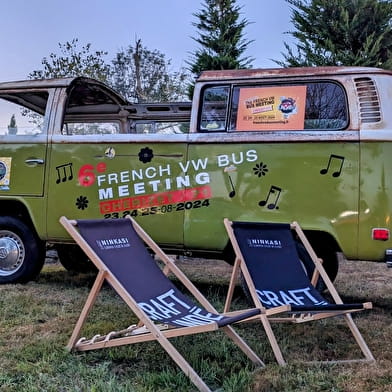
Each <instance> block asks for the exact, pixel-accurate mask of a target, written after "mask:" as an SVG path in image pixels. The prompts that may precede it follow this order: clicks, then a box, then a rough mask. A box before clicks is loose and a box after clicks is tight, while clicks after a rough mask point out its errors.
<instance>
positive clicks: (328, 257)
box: [297, 242, 339, 293]
mask: <svg viewBox="0 0 392 392" xmlns="http://www.w3.org/2000/svg"><path fill="white" fill-rule="evenodd" d="M297 250H298V255H299V257H300V259H301V261H302V264H303V266H304V267H305V270H306V273H307V275H308V276H309V278H310V279H311V278H312V276H313V271H314V262H313V260H312V259H311V257H310V256H309V254H308V252H307V251H306V249H305V247H304V246H303V245H302V244H301V243H298V242H297ZM314 251H315V252H316V254H317V256H318V257H320V258H321V259H322V260H323V267H324V269H325V272H326V273H327V274H328V276H329V278H330V279H331V281H332V282H333V281H334V280H335V278H336V276H337V274H338V269H339V261H338V255H337V252H335V251H334V250H330V249H328V248H323V247H319V248H318V249H317V247H316V246H315V247H314ZM326 288H327V286H326V284H325V283H324V281H323V279H322V278H321V277H320V278H319V279H318V281H317V283H316V289H317V290H318V291H319V292H320V293H322V292H323V291H325V290H326Z"/></svg>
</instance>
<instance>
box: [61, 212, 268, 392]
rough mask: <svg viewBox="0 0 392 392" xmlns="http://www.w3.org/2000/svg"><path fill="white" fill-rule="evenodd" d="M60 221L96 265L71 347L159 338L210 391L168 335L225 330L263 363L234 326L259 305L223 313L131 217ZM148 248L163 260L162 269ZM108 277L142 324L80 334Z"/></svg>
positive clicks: (89, 347)
mask: <svg viewBox="0 0 392 392" xmlns="http://www.w3.org/2000/svg"><path fill="white" fill-rule="evenodd" d="M60 222H61V224H62V225H63V226H64V227H65V229H66V230H67V231H68V233H69V234H70V235H71V236H72V238H73V239H74V240H75V241H76V243H77V244H78V245H79V246H80V247H81V248H82V249H83V250H84V252H85V253H86V254H87V256H88V257H89V258H90V259H91V261H92V262H93V263H94V264H95V266H96V267H97V269H98V275H97V278H96V280H95V283H94V285H93V287H92V289H91V291H90V293H89V296H88V298H87V300H86V303H85V305H84V307H83V309H82V312H81V314H80V317H79V320H78V321H77V323H76V325H75V328H74V331H73V333H72V335H71V338H70V340H69V343H68V345H67V348H68V349H69V350H72V349H74V350H79V351H85V350H93V349H100V348H106V347H113V346H120V345H125V344H132V343H139V342H146V341H152V340H156V341H158V342H159V343H160V344H161V346H162V347H163V348H164V349H165V350H166V352H167V353H168V354H169V355H170V357H171V358H172V359H173V360H174V361H175V362H176V364H177V365H178V366H179V367H180V368H181V369H182V370H183V371H184V373H185V374H186V375H187V376H188V377H189V378H190V379H191V381H192V382H193V383H194V384H195V385H196V387H197V388H198V389H199V390H200V391H210V389H209V387H208V386H207V384H206V383H205V382H204V381H203V380H202V379H201V378H200V376H199V375H198V374H197V373H196V372H195V370H194V369H193V368H192V367H191V366H190V365H189V363H188V362H187V361H186V360H185V359H184V357H183V356H182V355H181V354H180V353H179V352H178V351H177V349H176V348H175V347H174V346H173V344H172V343H171V342H170V341H169V340H168V339H169V338H172V337H176V336H184V335H190V334H197V333H202V332H210V331H215V330H218V329H221V330H223V331H224V332H225V333H226V335H227V336H228V337H229V338H230V339H231V340H232V341H233V342H234V343H235V344H236V345H237V346H238V347H239V348H240V349H241V350H242V351H243V352H244V353H245V354H246V355H247V356H248V358H249V359H250V360H251V361H252V362H254V363H255V364H257V365H259V366H264V364H263V362H262V361H261V360H260V358H259V357H258V356H257V355H256V354H255V353H254V352H253V351H252V350H251V348H250V347H249V346H248V345H247V344H246V343H245V342H244V341H243V340H242V338H241V337H240V336H239V335H238V334H237V333H236V332H235V331H234V330H233V328H232V327H231V325H230V324H232V323H234V322H237V321H239V320H243V319H246V318H248V317H252V316H254V315H256V314H258V313H259V312H260V310H259V309H257V308H254V309H249V310H246V311H243V312H236V313H233V314H234V315H233V316H224V315H221V314H219V313H218V312H217V311H216V310H215V309H214V308H213V306H212V305H211V304H210V303H209V302H208V301H207V299H206V298H205V297H204V296H203V295H202V294H201V293H200V292H199V291H198V290H197V288H196V287H195V286H194V285H193V284H192V283H191V281H190V280H189V279H188V278H187V277H186V276H185V275H184V274H183V273H182V271H181V270H180V269H179V268H178V267H177V266H176V265H175V263H174V262H173V260H172V259H171V258H170V257H168V256H167V255H166V254H165V253H164V252H163V251H162V250H161V249H160V247H159V246H158V245H157V244H156V243H155V242H154V241H153V240H152V239H151V237H149V236H148V234H147V233H146V232H145V231H144V230H143V229H142V228H141V227H140V226H139V225H138V224H137V223H136V222H135V221H134V220H133V219H132V218H131V217H129V218H124V219H102V220H78V221H75V220H68V219H67V218H66V217H61V218H60ZM147 247H148V249H150V250H152V252H153V253H155V255H156V256H157V257H158V258H159V259H160V260H161V261H162V262H163V264H164V268H163V269H162V268H160V266H159V265H157V263H156V260H155V258H154V256H153V255H152V254H151V252H150V251H149V250H148V249H147ZM169 272H171V273H173V274H174V275H175V276H176V277H177V278H178V279H179V281H180V282H181V283H182V284H183V285H184V287H185V288H186V289H188V291H189V292H190V293H191V294H192V295H193V296H194V298H195V300H196V302H192V300H191V299H190V298H189V296H187V295H185V294H184V293H182V292H181V291H180V290H179V289H178V288H177V287H176V286H175V285H174V284H173V283H172V281H171V280H170V279H169V278H168V277H167V276H166V274H168V273H169ZM105 280H106V281H107V282H108V283H109V284H110V285H111V286H112V287H113V289H114V290H115V291H116V292H117V293H118V294H119V295H120V297H121V298H122V299H123V300H124V301H125V303H126V304H127V305H128V306H129V308H130V309H131V311H132V312H133V313H134V315H136V316H137V318H138V319H139V323H138V324H136V325H133V326H130V327H129V328H125V329H123V330H120V331H112V332H109V333H107V334H106V335H102V336H101V335H96V336H94V337H92V338H91V339H85V338H80V332H81V328H82V327H83V325H84V323H85V320H86V318H87V316H88V313H89V311H90V309H91V308H92V306H93V304H94V302H95V300H96V298H97V295H98V293H99V291H100V289H101V287H102V284H103V282H104V281H105ZM199 304H200V306H199Z"/></svg>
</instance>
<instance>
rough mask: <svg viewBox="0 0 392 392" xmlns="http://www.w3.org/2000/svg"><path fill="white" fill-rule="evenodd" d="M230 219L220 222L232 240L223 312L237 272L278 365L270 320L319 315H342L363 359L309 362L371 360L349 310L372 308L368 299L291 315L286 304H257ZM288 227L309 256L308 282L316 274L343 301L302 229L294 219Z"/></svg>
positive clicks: (281, 361)
mask: <svg viewBox="0 0 392 392" xmlns="http://www.w3.org/2000/svg"><path fill="white" fill-rule="evenodd" d="M232 223H233V222H232V221H230V220H229V219H227V218H225V219H224V225H225V228H226V230H227V233H228V235H229V239H230V241H231V243H232V246H233V249H234V252H235V256H236V258H235V262H234V266H233V270H232V275H231V279H230V283H229V289H228V293H227V297H226V302H225V307H224V312H228V311H229V310H230V306H231V302H232V298H233V293H234V288H235V286H236V284H237V281H238V277H239V273H240V272H241V273H242V275H243V278H244V279H245V282H246V284H247V286H248V289H249V293H250V295H251V298H252V300H253V302H254V304H255V306H257V307H259V308H260V309H261V314H260V315H259V316H256V317H254V318H253V320H254V319H260V320H261V323H262V325H263V327H264V329H265V332H266V335H267V337H268V340H269V342H270V344H271V347H272V350H273V352H274V355H275V358H276V360H277V362H278V363H279V364H280V365H285V364H286V361H285V359H284V358H283V355H282V352H281V349H280V347H279V344H278V342H277V340H276V337H275V335H274V332H273V330H272V327H271V323H272V322H288V323H303V322H308V321H314V320H320V319H323V318H330V317H335V316H342V317H344V319H345V321H346V323H347V325H348V327H349V329H350V331H351V333H352V335H353V337H354V339H355V341H356V342H357V344H358V346H359V348H360V349H361V351H362V353H363V355H364V357H365V358H362V359H352V360H336V361H332V360H331V361H311V362H312V363H331V364H333V363H341V362H373V361H375V359H374V357H373V354H372V353H371V351H370V349H369V347H368V346H367V344H366V342H365V340H364V338H363V337H362V335H361V333H360V331H359V329H358V327H357V326H356V324H355V323H354V321H353V319H352V317H351V313H353V312H357V311H360V310H364V309H371V308H372V303H371V302H365V303H363V304H362V305H363V308H362V309H360V310H358V309H352V310H337V311H330V312H320V313H304V314H299V315H298V314H294V313H290V310H291V306H290V305H287V307H286V308H284V307H282V306H279V307H276V308H268V309H267V308H265V307H264V306H263V304H262V303H261V301H260V299H259V297H258V296H257V293H256V287H255V283H254V282H253V280H252V278H251V276H250V273H249V270H248V268H247V265H246V263H245V261H244V257H243V255H242V252H241V249H240V246H239V244H238V241H237V238H236V236H235V234H234V231H233V228H232ZM290 228H291V229H292V230H294V231H295V233H296V234H297V236H298V238H299V240H300V241H301V242H302V244H303V245H304V247H305V249H306V251H307V252H308V254H309V256H310V258H311V259H312V261H313V263H314V266H315V269H314V273H313V276H312V279H311V284H312V285H313V286H314V287H315V285H316V282H317V280H318V278H319V277H321V278H322V279H323V280H324V283H325V285H326V287H327V289H328V291H329V293H330V294H331V296H332V298H333V300H334V302H335V303H336V304H343V301H342V299H341V297H340V296H339V294H338V292H337V290H336V288H335V286H334V285H333V283H332V281H331V279H330V278H329V276H328V274H327V273H326V271H325V269H324V267H323V265H322V260H321V259H320V258H318V257H317V255H316V253H315V252H314V250H313V248H312V246H311V245H310V243H309V241H308V239H307V238H306V236H305V234H304V232H303V231H302V229H301V227H300V225H299V224H298V223H297V222H292V223H291V224H290ZM277 313H281V314H280V315H279V317H276V314H277Z"/></svg>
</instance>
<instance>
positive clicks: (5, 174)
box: [0, 157, 12, 190]
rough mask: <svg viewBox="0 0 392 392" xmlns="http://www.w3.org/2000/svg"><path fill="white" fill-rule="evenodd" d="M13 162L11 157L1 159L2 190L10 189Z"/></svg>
mask: <svg viewBox="0 0 392 392" xmlns="http://www.w3.org/2000/svg"><path fill="white" fill-rule="evenodd" d="M11 160H12V158H11V157H5V158H0V190H8V189H9V184H10V175H11Z"/></svg>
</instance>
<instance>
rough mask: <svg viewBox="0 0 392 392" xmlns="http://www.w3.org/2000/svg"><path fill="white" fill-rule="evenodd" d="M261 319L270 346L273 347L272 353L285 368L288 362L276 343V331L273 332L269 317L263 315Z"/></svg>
mask: <svg viewBox="0 0 392 392" xmlns="http://www.w3.org/2000/svg"><path fill="white" fill-rule="evenodd" d="M260 319H261V322H262V324H263V327H264V330H265V333H266V334H267V337H268V340H269V342H270V345H271V347H272V351H273V352H274V354H275V358H276V361H277V362H278V364H279V365H281V366H285V365H286V361H285V360H284V358H283V355H282V351H281V350H280V348H279V344H278V342H277V341H276V337H275V334H274V331H273V330H272V327H271V323H270V322H269V320H268V319H267V317H266V316H264V315H261V316H260Z"/></svg>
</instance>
